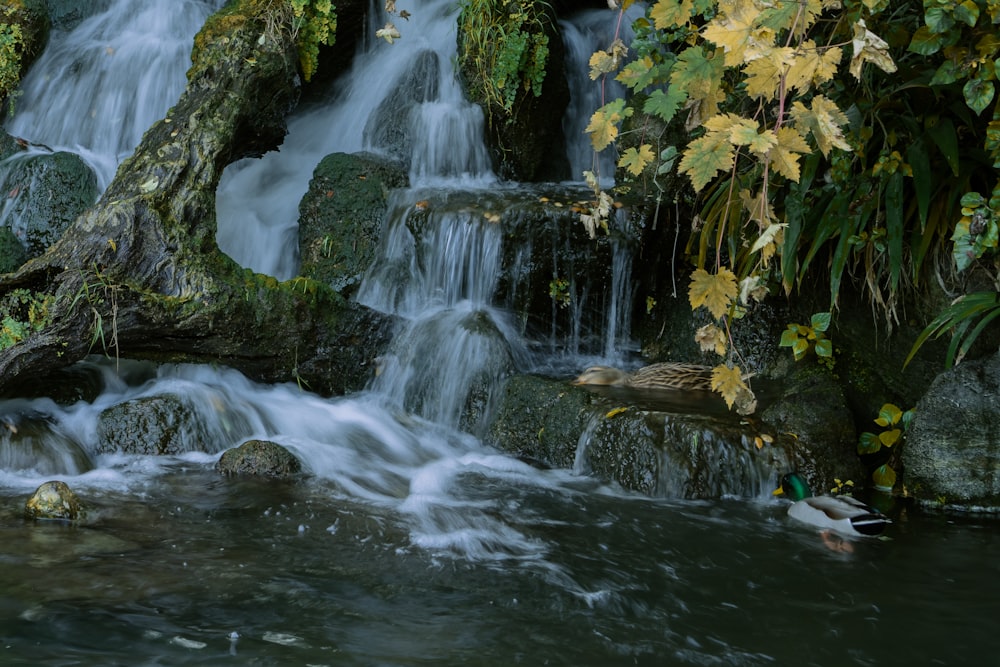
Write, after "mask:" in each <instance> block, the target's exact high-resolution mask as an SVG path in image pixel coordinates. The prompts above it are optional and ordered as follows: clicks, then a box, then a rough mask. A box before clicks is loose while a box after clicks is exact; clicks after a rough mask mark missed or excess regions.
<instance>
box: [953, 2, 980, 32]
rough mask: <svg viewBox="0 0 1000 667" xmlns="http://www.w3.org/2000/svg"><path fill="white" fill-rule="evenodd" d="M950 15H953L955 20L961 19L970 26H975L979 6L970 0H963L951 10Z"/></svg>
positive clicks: (977, 19)
mask: <svg viewBox="0 0 1000 667" xmlns="http://www.w3.org/2000/svg"><path fill="white" fill-rule="evenodd" d="M951 15H952V16H953V17H955V20H956V21H961V22H962V23H964V24H965V25H967V26H969V27H970V28H975V27H976V23H977V22H978V21H979V6H978V5H977V4H976V3H974V2H972V0H965V2H963V3H962V4H960V5H958V6H956V7H955V8H954V9H953V10H952V12H951Z"/></svg>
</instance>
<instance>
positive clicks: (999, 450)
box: [903, 354, 1000, 512]
mask: <svg viewBox="0 0 1000 667" xmlns="http://www.w3.org/2000/svg"><path fill="white" fill-rule="evenodd" d="M903 469H904V479H905V483H906V488H907V491H908V492H909V493H910V494H912V495H913V496H914V497H916V498H917V500H918V501H919V502H921V503H922V504H925V505H929V506H937V507H947V508H954V509H962V510H975V509H985V510H988V511H993V512H996V511H998V510H1000V354H994V355H993V356H991V357H989V358H987V359H981V360H976V361H966V362H963V363H961V364H959V365H958V366H955V367H954V368H952V369H950V370H948V371H945V372H944V373H941V374H940V375H938V377H937V379H935V380H934V382H933V384H932V385H931V387H930V389H929V390H928V391H927V393H926V394H925V395H924V397H923V398H922V399H921V400H920V401H919V402H918V403H917V409H916V413H915V414H914V417H913V422H912V423H911V425H910V429H909V431H908V433H907V437H906V443H905V445H904V449H903Z"/></svg>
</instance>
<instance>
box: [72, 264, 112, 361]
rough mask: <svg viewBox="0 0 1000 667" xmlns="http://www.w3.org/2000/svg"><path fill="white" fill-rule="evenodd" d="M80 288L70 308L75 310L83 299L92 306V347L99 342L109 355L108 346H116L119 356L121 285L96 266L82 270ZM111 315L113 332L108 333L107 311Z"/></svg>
mask: <svg viewBox="0 0 1000 667" xmlns="http://www.w3.org/2000/svg"><path fill="white" fill-rule="evenodd" d="M80 279H81V282H80V288H79V289H78V290H77V292H76V295H75V296H74V297H73V301H72V302H71V303H70V307H69V309H70V310H73V309H74V308H75V307H76V305H77V303H79V302H80V301H81V300H82V301H86V302H87V304H88V305H89V306H90V314H91V328H92V329H93V331H92V335H91V339H90V347H91V349H93V347H94V346H95V345H97V343H98V342H100V343H101V349H102V350H103V351H104V354H105V355H108V348H109V347H111V348H114V350H115V358H116V359H117V358H118V290H119V289H120V288H121V287H120V285H117V284H114V283H113V282H112V281H111V279H110V278H109V277H108V276H107V275H105V274H104V273H103V272H102V271H101V270H100V268H99V267H98V266H94V267H93V269H92V270H91V271H89V272H88V273H84V272H83V271H80ZM102 311H107V314H108V315H110V317H111V334H110V337H109V336H107V335H106V333H105V330H104V317H105V313H104V312H102Z"/></svg>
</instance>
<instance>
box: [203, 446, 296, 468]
mask: <svg viewBox="0 0 1000 667" xmlns="http://www.w3.org/2000/svg"><path fill="white" fill-rule="evenodd" d="M215 469H216V470H218V471H219V472H221V473H223V474H226V475H254V476H258V477H292V476H295V475H297V474H299V473H300V472H302V463H301V462H300V461H299V459H298V458H297V457H296V456H295V455H294V454H292V453H291V452H289V451H288V450H287V449H285V448H284V447H282V446H281V445H279V444H277V443H274V442H269V441H267V440H247V441H246V442H244V443H243V444H242V445H240V446H239V447H234V448H232V449H227V450H226V451H225V452H223V453H222V457H220V458H219V461H218V463H216V464H215Z"/></svg>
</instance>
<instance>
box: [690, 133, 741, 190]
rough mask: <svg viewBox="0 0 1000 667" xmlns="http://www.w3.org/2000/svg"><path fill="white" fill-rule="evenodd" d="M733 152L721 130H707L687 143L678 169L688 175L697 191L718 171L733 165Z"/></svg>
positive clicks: (725, 169) (727, 169) (728, 168)
mask: <svg viewBox="0 0 1000 667" xmlns="http://www.w3.org/2000/svg"><path fill="white" fill-rule="evenodd" d="M734 154H735V149H734V148H733V145H732V144H731V143H729V141H728V139H727V138H726V136H725V134H724V133H723V132H709V133H708V134H706V135H705V136H703V137H699V138H698V139H695V140H694V141H692V142H691V143H690V144H688V147H687V150H686V151H684V159H682V160H681V164H680V167H679V169H678V170H679V171H680V173H682V174H687V175H688V177H689V178H690V179H691V185H692V186H693V187H694V190H695V192H698V191H700V190H701V189H702V188H704V187H705V186H706V185H707V184H708V183H709V182H710V181H711V180H712V179H713V178H715V176H716V174H718V173H719V172H720V171H729V170H730V169H731V168H732V167H733V159H734Z"/></svg>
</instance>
